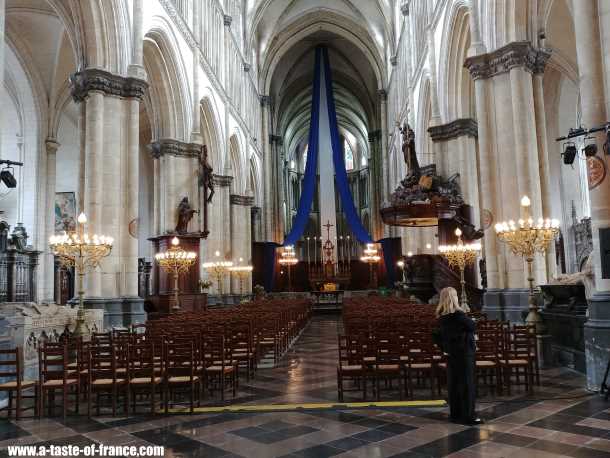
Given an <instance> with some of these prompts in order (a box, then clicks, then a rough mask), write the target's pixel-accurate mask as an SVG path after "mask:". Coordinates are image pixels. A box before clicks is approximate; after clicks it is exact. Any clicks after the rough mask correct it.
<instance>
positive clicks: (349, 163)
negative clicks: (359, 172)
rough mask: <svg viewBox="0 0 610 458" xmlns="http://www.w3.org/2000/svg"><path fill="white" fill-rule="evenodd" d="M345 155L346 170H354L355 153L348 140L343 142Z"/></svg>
mask: <svg viewBox="0 0 610 458" xmlns="http://www.w3.org/2000/svg"><path fill="white" fill-rule="evenodd" d="M343 154H344V155H345V156H344V159H345V170H347V171H350V170H354V153H353V152H352V147H351V146H349V142H348V141H347V140H343Z"/></svg>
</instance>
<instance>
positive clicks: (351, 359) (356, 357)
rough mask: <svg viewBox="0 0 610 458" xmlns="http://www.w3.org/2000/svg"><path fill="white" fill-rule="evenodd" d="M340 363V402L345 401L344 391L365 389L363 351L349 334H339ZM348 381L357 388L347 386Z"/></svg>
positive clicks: (338, 387) (338, 380) (338, 377)
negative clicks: (345, 384) (349, 388)
mask: <svg viewBox="0 0 610 458" xmlns="http://www.w3.org/2000/svg"><path fill="white" fill-rule="evenodd" d="M338 339H339V364H338V365H337V391H338V395H339V402H343V393H344V392H346V391H362V396H363V398H364V397H365V391H364V386H365V385H364V381H363V380H362V379H363V377H364V375H365V374H364V368H363V366H362V353H361V349H359V348H358V346H357V345H354V344H353V343H352V342H351V341H350V339H349V338H348V337H347V336H339V337H338ZM346 381H349V382H352V383H353V384H354V385H355V387H356V388H355V389H353V390H348V389H346V388H345V386H344V383H345V382H346Z"/></svg>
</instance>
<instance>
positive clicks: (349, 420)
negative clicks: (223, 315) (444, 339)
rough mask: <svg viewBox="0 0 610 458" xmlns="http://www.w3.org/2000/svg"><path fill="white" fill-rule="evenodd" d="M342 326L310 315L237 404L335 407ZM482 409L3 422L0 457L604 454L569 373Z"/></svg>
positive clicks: (607, 451)
mask: <svg viewBox="0 0 610 458" xmlns="http://www.w3.org/2000/svg"><path fill="white" fill-rule="evenodd" d="M338 326H339V324H338V319H337V318H336V317H332V316H322V317H316V318H315V319H314V320H313V321H312V322H311V323H310V325H309V326H308V327H307V328H306V330H305V331H304V332H303V334H302V335H301V336H300V338H299V339H298V340H297V342H296V343H295V344H294V345H293V347H292V349H291V350H290V352H289V353H288V354H287V355H286V356H285V357H284V358H283V360H282V361H281V363H280V365H279V366H278V367H276V368H274V369H265V370H260V371H259V372H258V374H257V376H256V379H255V380H253V381H251V383H246V382H245V381H243V382H242V384H241V388H240V390H239V393H238V402H239V403H248V404H270V403H286V402H290V403H292V402H295V403H297V402H298V403H302V402H325V401H329V400H332V401H336V400H337V393H336V372H335V365H336V357H337V354H336V335H337V330H338ZM419 395H420V397H422V398H425V397H426V395H428V396H429V391H427V390H426V391H422V392H421V393H419ZM216 403H218V402H216ZM479 411H480V413H481V416H482V417H483V418H484V419H485V420H486V423H485V425H483V426H480V427H465V426H459V425H454V424H451V423H448V422H447V409H441V408H431V409H421V408H420V409H414V408H408V409H407V408H404V409H388V410H384V409H364V410H351V411H348V410H330V411H307V412H281V413H278V412H275V413H220V414H209V415H173V416H156V417H152V416H148V415H146V414H144V413H143V414H142V415H138V416H136V417H130V418H119V417H117V418H112V417H99V418H98V417H95V418H93V419H91V420H88V419H87V418H86V417H83V416H78V417H77V416H71V417H68V419H67V420H66V421H61V419H55V418H54V419H47V418H45V419H42V420H35V419H27V420H22V421H20V422H10V421H8V420H2V421H0V449H1V450H0V456H8V452H7V447H8V446H9V445H14V444H36V445H50V444H54V445H67V444H73V445H81V446H82V445H86V444H91V443H102V444H105V445H124V444H128V445H136V446H138V445H151V444H155V445H162V446H164V447H165V456H167V457H210V458H216V457H225V458H229V457H236V456H243V457H249V458H258V457H260V458H263V457H265V458H266V457H276V456H283V457H312V458H314V457H315V458H318V457H320V458H323V457H330V456H337V457H346V458H347V457H367V458H368V457H372V458H375V457H443V456H451V457H465V458H469V457H476V456H490V457H508V456H510V457H511V458H512V457H514V458H517V457H541V458H542V457H553V456H556V457H561V456H568V457H577V458H580V457H583V458H584V457H602V456H608V457H610V403H606V402H604V401H603V399H602V398H600V397H599V396H597V395H590V394H589V393H586V392H585V391H584V390H583V378H582V377H581V376H580V375H579V374H577V373H574V372H571V371H569V370H566V369H552V370H547V371H544V372H543V374H542V386H541V387H539V388H537V389H536V391H535V393H534V395H533V396H527V395H526V393H525V392H523V391H521V392H519V391H517V392H513V396H511V397H510V398H509V397H506V396H505V397H501V398H492V397H485V396H483V397H482V398H481V399H480V402H479Z"/></svg>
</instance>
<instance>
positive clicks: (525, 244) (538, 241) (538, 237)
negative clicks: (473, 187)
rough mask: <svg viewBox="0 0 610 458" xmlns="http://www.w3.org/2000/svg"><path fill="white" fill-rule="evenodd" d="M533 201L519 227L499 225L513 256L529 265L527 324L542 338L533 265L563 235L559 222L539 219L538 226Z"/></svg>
mask: <svg viewBox="0 0 610 458" xmlns="http://www.w3.org/2000/svg"><path fill="white" fill-rule="evenodd" d="M530 205H531V202H530V199H529V197H527V196H523V198H522V199H521V207H522V208H523V213H524V217H523V218H522V219H519V220H518V221H517V223H515V222H514V221H513V220H510V221H508V222H506V221H505V222H501V223H498V224H496V234H497V236H498V238H499V239H500V240H501V241H502V242H505V243H506V244H507V245H508V247H509V248H510V250H511V251H512V253H513V254H515V255H517V256H521V257H523V258H525V261H526V262H527V275H528V277H527V281H528V283H529V313H528V315H527V318H526V319H525V321H526V322H527V323H529V324H532V325H534V326H536V332H537V333H538V334H540V333H541V332H542V331H543V330H544V326H543V323H542V317H541V316H540V313H539V312H538V305H537V304H536V298H535V296H534V274H533V271H532V263H533V261H534V256H535V255H536V253H540V254H545V253H546V250H547V248H548V245H549V243H550V242H551V241H553V240H554V239H555V237H557V235H558V234H559V220H556V219H550V218H546V219H544V218H539V219H538V220H537V222H536V223H534V219H533V218H532V217H531V215H530Z"/></svg>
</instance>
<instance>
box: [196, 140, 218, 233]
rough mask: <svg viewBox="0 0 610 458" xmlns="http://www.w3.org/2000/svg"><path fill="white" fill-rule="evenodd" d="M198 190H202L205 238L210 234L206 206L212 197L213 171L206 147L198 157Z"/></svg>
mask: <svg viewBox="0 0 610 458" xmlns="http://www.w3.org/2000/svg"><path fill="white" fill-rule="evenodd" d="M199 188H200V189H202V190H203V202H202V205H203V212H202V213H203V230H202V237H203V238H207V236H208V234H209V233H210V231H209V229H208V204H209V203H211V202H212V197H214V192H215V190H214V170H213V169H212V166H211V165H210V162H209V161H208V147H207V146H206V145H203V146H202V148H201V154H200V155H199Z"/></svg>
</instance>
